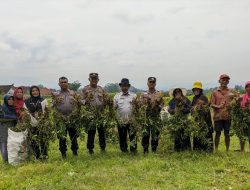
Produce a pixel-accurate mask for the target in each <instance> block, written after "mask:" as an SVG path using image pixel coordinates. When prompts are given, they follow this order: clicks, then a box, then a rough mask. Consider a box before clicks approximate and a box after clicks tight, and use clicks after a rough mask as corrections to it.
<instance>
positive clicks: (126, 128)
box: [118, 124, 137, 152]
mask: <svg viewBox="0 0 250 190" xmlns="http://www.w3.org/2000/svg"><path fill="white" fill-rule="evenodd" d="M118 133H119V143H120V149H121V151H122V152H127V151H128V144H127V136H128V135H129V140H130V151H131V152H135V151H136V149H137V139H136V130H135V129H134V128H133V126H132V125H131V124H124V125H119V126H118Z"/></svg>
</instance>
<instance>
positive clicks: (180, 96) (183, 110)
mask: <svg viewBox="0 0 250 190" xmlns="http://www.w3.org/2000/svg"><path fill="white" fill-rule="evenodd" d="M169 94H170V96H172V97H173V98H172V100H171V101H170V102H169V108H168V112H169V113H170V114H171V115H175V114H179V115H180V116H181V118H182V119H184V120H185V119H187V117H188V114H189V113H190V109H191V102H190V100H189V99H188V98H187V97H186V96H185V95H186V94H187V90H186V89H184V88H175V89H172V90H170V92H169ZM174 149H175V151H177V152H179V151H185V150H191V140H190V137H189V136H187V135H186V134H185V131H184V129H179V131H178V135H176V136H175V137H174Z"/></svg>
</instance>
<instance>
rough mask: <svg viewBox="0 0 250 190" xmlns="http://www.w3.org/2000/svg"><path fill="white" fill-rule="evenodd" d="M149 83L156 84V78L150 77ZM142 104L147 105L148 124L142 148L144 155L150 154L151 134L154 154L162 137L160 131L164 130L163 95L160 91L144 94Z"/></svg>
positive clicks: (145, 128)
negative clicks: (161, 113) (162, 116)
mask: <svg viewBox="0 0 250 190" xmlns="http://www.w3.org/2000/svg"><path fill="white" fill-rule="evenodd" d="M148 81H149V82H156V78H155V77H149V78H148ZM140 102H141V103H142V104H143V105H146V106H147V108H146V116H147V124H146V125H145V126H143V127H144V130H143V131H144V132H143V137H142V146H143V148H144V153H147V152H148V147H149V139H150V134H151V148H152V152H155V151H156V149H157V147H158V141H159V136H160V129H161V128H162V122H161V118H160V112H161V110H162V108H163V105H164V101H163V95H162V93H161V92H160V91H157V90H155V91H154V92H150V91H147V92H144V93H143V94H141V97H140Z"/></svg>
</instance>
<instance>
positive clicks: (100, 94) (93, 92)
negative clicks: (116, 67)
mask: <svg viewBox="0 0 250 190" xmlns="http://www.w3.org/2000/svg"><path fill="white" fill-rule="evenodd" d="M89 78H92V79H93V78H96V79H98V74H97V73H90V74H89ZM82 97H83V102H84V103H85V105H87V106H91V107H93V108H95V109H96V110H97V111H99V112H102V111H103V110H104V106H105V98H106V97H107V93H106V92H105V90H104V89H103V88H102V87H100V86H97V87H96V88H93V87H91V86H90V85H87V86H85V87H84V88H83V90H82ZM97 131H98V136H99V145H100V148H101V150H102V151H104V150H105V148H106V137H105V130H104V127H103V126H102V125H101V126H97ZM87 133H88V139H87V148H88V149H89V153H93V149H94V139H95V134H96V128H93V127H91V128H90V129H89V130H88V131H87Z"/></svg>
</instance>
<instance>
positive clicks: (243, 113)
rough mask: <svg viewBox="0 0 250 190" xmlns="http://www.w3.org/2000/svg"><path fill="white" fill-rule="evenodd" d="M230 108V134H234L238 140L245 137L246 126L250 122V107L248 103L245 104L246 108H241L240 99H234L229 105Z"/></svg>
mask: <svg viewBox="0 0 250 190" xmlns="http://www.w3.org/2000/svg"><path fill="white" fill-rule="evenodd" d="M230 108H231V119H232V123H231V127H232V131H231V133H232V135H233V134H235V135H236V136H237V137H238V138H239V139H240V140H246V139H247V132H246V130H247V128H248V124H249V122H250V109H249V105H246V108H244V109H243V108H242V107H241V105H240V101H239V100H237V99H234V100H233V101H232V102H231V105H230Z"/></svg>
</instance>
